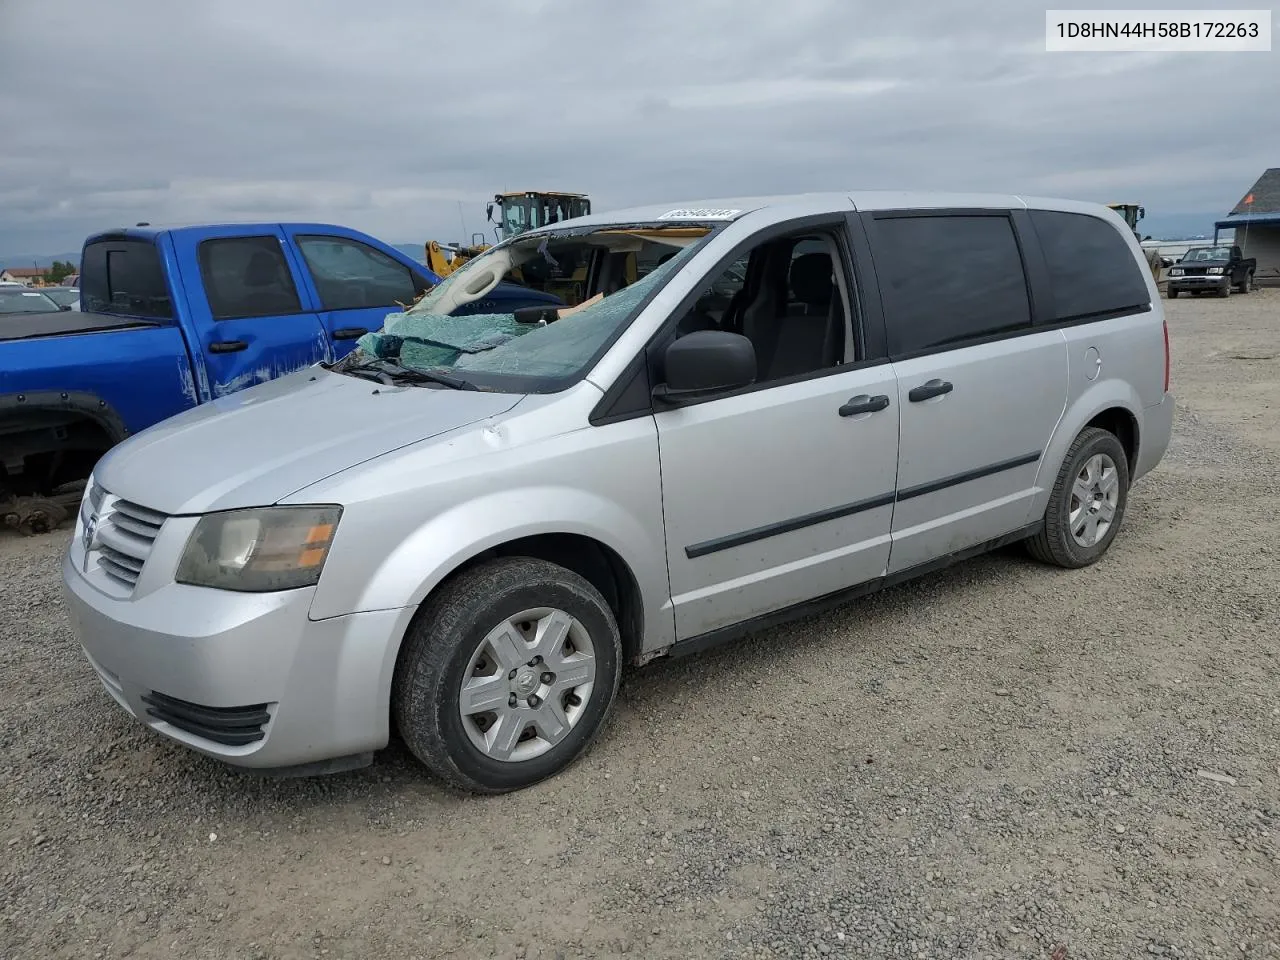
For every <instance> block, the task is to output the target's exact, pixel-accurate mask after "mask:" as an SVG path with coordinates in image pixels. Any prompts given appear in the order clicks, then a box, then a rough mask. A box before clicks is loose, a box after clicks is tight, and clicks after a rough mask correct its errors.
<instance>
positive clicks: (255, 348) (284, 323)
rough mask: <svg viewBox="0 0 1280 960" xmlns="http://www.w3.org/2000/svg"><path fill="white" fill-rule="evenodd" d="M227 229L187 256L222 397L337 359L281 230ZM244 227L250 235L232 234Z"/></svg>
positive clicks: (195, 312) (209, 376) (208, 368)
mask: <svg viewBox="0 0 1280 960" xmlns="http://www.w3.org/2000/svg"><path fill="white" fill-rule="evenodd" d="M226 229H227V233H228V234H229V235H226V236H220V237H215V238H211V239H207V240H200V241H198V242H197V243H196V244H195V245H194V249H186V250H179V263H180V264H181V266H182V273H183V281H184V284H185V286H186V288H187V297H188V300H189V302H190V305H191V316H192V320H193V325H194V326H195V328H196V330H197V331H198V333H199V336H200V354H201V358H202V360H203V364H204V370H205V378H206V380H207V382H208V383H207V385H208V389H209V392H210V393H211V394H212V396H214V397H220V396H223V395H225V394H228V393H234V392H236V391H237V390H243V389H244V388H246V387H251V386H253V385H254V384H255V383H262V382H265V381H267V380H273V379H275V378H276V377H282V376H284V375H285V374H288V373H292V372H293V371H295V370H301V369H303V368H304V367H308V366H311V365H312V364H314V363H318V362H320V361H321V360H324V359H326V358H328V356H329V341H328V338H327V337H326V336H325V332H324V328H323V327H322V326H321V324H320V319H319V317H317V316H316V314H315V313H314V312H313V311H311V310H309V309H307V308H306V305H305V304H304V302H303V300H302V298H301V297H300V296H299V294H298V288H299V284H298V277H297V275H296V274H295V273H294V271H293V268H292V266H291V263H290V260H289V258H288V257H287V256H286V255H285V251H284V248H283V244H282V236H281V234H280V233H279V231H278V230H276V231H271V228H263V227H262V226H258V225H254V226H248V227H245V228H236V227H229V228H226ZM239 229H243V230H244V233H243V234H242V235H230V234H235V233H237V232H238V230H239ZM176 236H177V237H179V238H183V237H184V235H183V234H177V235H176ZM183 242H184V243H185V242H186V241H185V239H184V241H183ZM201 291H203V295H202V294H201Z"/></svg>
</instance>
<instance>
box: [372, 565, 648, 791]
mask: <svg viewBox="0 0 1280 960" xmlns="http://www.w3.org/2000/svg"><path fill="white" fill-rule="evenodd" d="M537 607H554V608H558V609H560V610H563V611H564V612H566V613H568V614H569V615H570V616H572V617H574V618H575V619H576V620H577V621H578V622H579V623H580V624H582V626H583V627H584V628H585V629H586V631H587V633H588V635H589V636H590V638H591V642H592V645H593V646H594V648H595V660H596V675H595V683H594V686H593V687H592V690H591V694H590V696H589V697H588V699H587V703H586V705H585V709H584V710H583V712H582V714H581V717H580V719H579V720H578V722H577V724H576V725H574V726H573V727H572V729H571V730H570V731H569V733H568V735H567V736H565V738H564V739H563V740H561V741H560V742H559V743H558V744H556V745H555V746H553V747H551V748H550V749H549V750H547V751H546V752H545V753H543V754H541V755H540V756H537V757H534V758H532V759H529V760H523V761H518V762H513V761H501V760H496V759H494V758H492V757H489V756H486V755H485V754H484V753H482V752H481V751H480V750H479V749H478V748H477V747H476V746H475V745H474V744H472V742H471V740H470V739H469V738H468V736H467V733H466V731H465V730H464V728H463V722H464V721H463V718H462V716H461V714H460V712H459V708H458V697H459V694H460V692H461V688H462V683H463V679H464V677H463V674H464V673H465V672H466V670H467V667H468V664H469V663H470V661H471V657H472V654H473V653H474V652H475V651H476V648H477V647H478V646H479V645H480V643H481V642H482V641H483V640H484V638H485V636H486V634H488V632H489V631H490V630H492V629H493V628H494V627H495V626H497V625H498V624H500V623H501V622H502V621H503V620H504V619H506V618H507V617H512V616H515V615H516V614H518V613H521V612H522V611H525V610H529V609H532V608H537ZM621 667H622V639H621V636H620V634H619V632H618V626H617V623H616V622H615V620H614V616H613V612H612V611H611V610H610V609H609V605H608V603H607V602H606V601H605V599H604V597H602V596H601V595H600V592H599V591H598V590H597V589H596V588H595V587H593V586H592V585H591V584H590V583H589V582H588V581H587V580H585V579H584V578H582V577H580V576H578V575H577V574H576V573H573V572H572V571H570V570H567V569H565V568H564V567H561V566H558V565H556V564H553V563H548V562H546V561H544V560H536V559H533V558H529V557H499V558H497V559H494V560H489V561H485V562H483V563H480V564H478V565H476V566H475V567H472V568H471V569H469V570H466V571H464V572H463V573H461V574H459V575H458V576H456V577H455V578H454V579H452V580H450V581H447V582H446V583H445V584H444V585H443V586H441V587H440V588H439V589H438V590H437V591H436V593H435V594H434V595H432V596H431V597H430V598H429V599H428V600H427V602H426V603H424V604H423V606H422V608H421V610H420V611H419V613H418V615H417V616H416V617H415V618H414V621H413V623H412V625H411V626H410V627H409V631H408V633H407V634H406V636H405V640H404V647H403V649H402V650H401V652H400V659H399V662H398V663H397V664H396V671H395V677H394V680H393V682H392V690H391V708H392V716H393V718H394V720H395V724H396V727H397V728H398V730H399V733H400V736H401V738H402V739H403V740H404V742H405V744H406V745H407V746H408V747H409V749H410V750H411V751H412V752H413V754H414V756H415V757H417V758H418V759H419V760H420V761H422V763H423V764H425V765H426V767H427V768H428V769H430V770H431V772H432V773H434V774H435V775H436V776H438V777H440V778H441V779H442V780H444V781H445V782H447V783H449V784H450V785H452V786H454V787H457V788H459V789H462V790H468V791H471V792H473V793H505V792H508V791H511V790H518V789H521V788H523V787H527V786H530V785H532V784H534V783H537V782H538V781H540V780H544V779H546V778H547V777H550V776H552V775H553V774H556V773H559V772H560V771H561V770H563V769H564V768H565V767H567V766H569V765H570V764H572V763H573V762H574V761H575V760H576V759H578V757H580V756H581V755H582V754H583V753H584V752H585V751H586V749H587V748H588V747H589V746H590V745H591V742H592V741H593V740H594V739H595V737H596V735H597V734H598V733H599V732H600V730H601V729H602V727H603V726H604V722H605V720H606V719H607V717H608V715H609V712H610V709H611V708H612V706H613V701H614V698H615V696H616V695H617V691H618V680H619V677H620V676H621V673H622V669H621Z"/></svg>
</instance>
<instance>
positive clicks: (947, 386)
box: [907, 380, 955, 403]
mask: <svg viewBox="0 0 1280 960" xmlns="http://www.w3.org/2000/svg"><path fill="white" fill-rule="evenodd" d="M954 389H955V388H954V387H953V386H952V385H951V382H950V381H949V380H930V381H929V382H928V383H922V384H920V386H918V387H912V388H911V392H910V393H908V394H907V398H908V399H910V401H911V402H912V403H919V402H920V401H921V400H929V399H931V398H933V397H940V396H942V395H943V394H944V393H950V392H951V391H952V390H954Z"/></svg>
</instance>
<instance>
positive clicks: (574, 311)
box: [339, 226, 710, 389]
mask: <svg viewBox="0 0 1280 960" xmlns="http://www.w3.org/2000/svg"><path fill="white" fill-rule="evenodd" d="M709 232H710V230H709V228H706V227H687V226H686V227H681V228H671V227H665V228H664V227H655V228H644V229H638V228H615V229H608V228H605V229H598V230H596V231H594V232H591V233H585V234H577V235H569V236H564V235H561V236H556V237H554V238H552V239H547V238H545V237H540V238H531V239H530V240H528V241H524V242H521V241H517V242H516V243H514V244H510V245H506V246H500V247H495V248H494V249H493V250H491V251H489V252H487V253H486V254H484V255H482V256H480V257H477V258H476V259H475V260H472V261H471V262H469V263H467V264H465V265H464V266H463V267H461V268H460V269H459V270H457V271H455V272H454V273H453V274H452V275H450V276H449V277H447V278H446V279H445V280H444V281H442V282H441V283H440V284H438V285H436V286H435V287H433V288H432V289H431V290H429V291H428V292H427V293H426V294H425V295H424V296H423V297H422V298H421V299H420V300H419V301H418V302H417V303H415V304H414V305H413V306H411V307H410V308H409V309H408V310H406V311H405V312H403V313H395V314H390V315H389V316H388V317H387V318H386V321H385V322H384V325H383V328H382V330H380V331H378V332H376V333H370V334H366V335H365V336H363V337H361V339H360V341H359V343H358V349H357V350H356V351H354V352H353V353H352V355H351V358H350V360H349V361H348V362H346V363H344V364H342V365H341V366H340V368H339V369H340V370H341V372H344V373H353V374H355V375H360V374H361V373H363V372H367V371H369V370H370V369H372V370H374V371H375V372H377V371H379V370H380V371H381V372H382V373H383V374H384V375H391V376H398V377H400V378H402V379H405V380H408V381H410V382H413V381H420V382H435V383H438V384H443V385H445V386H452V387H455V388H464V389H477V388H479V389H483V388H485V387H486V386H490V387H495V386H497V384H496V383H494V380H495V376H496V377H497V378H498V379H499V380H500V381H501V382H502V384H503V385H505V386H510V385H512V383H513V381H511V380H510V379H509V378H512V377H516V378H528V379H529V381H530V382H529V383H528V384H521V385H520V387H521V388H527V389H536V388H537V387H536V383H535V381H539V380H542V381H550V382H557V381H563V380H565V379H566V378H572V377H574V376H577V375H579V374H580V373H581V372H582V371H583V369H584V368H585V367H586V365H587V364H588V363H589V362H591V361H592V359H593V358H594V357H595V356H596V354H597V352H598V351H599V350H600V349H601V348H602V347H603V346H604V345H605V344H606V343H607V342H608V341H609V340H610V338H611V337H612V336H613V335H614V334H615V333H616V332H617V331H618V330H619V329H620V328H621V327H622V326H623V325H625V324H626V323H628V322H630V320H631V318H632V317H633V316H634V314H635V312H636V310H637V308H638V307H639V306H640V304H641V302H642V301H643V300H644V299H645V298H646V297H647V296H648V295H649V293H650V292H651V291H652V290H654V289H656V288H657V287H658V286H660V285H661V284H662V283H664V282H665V280H666V278H667V277H669V276H671V275H672V274H673V273H674V272H675V271H676V270H677V269H679V267H680V265H681V264H683V263H684V262H686V261H687V259H688V257H689V256H690V255H691V252H692V249H693V248H694V246H696V244H697V242H698V241H699V240H701V239H702V238H703V237H705V236H706V234H707V233H709ZM495 263H496V264H497V265H498V268H499V269H501V268H502V267H504V266H506V267H509V269H507V270H506V272H505V274H504V276H503V282H504V284H505V285H507V286H508V289H514V290H515V292H517V293H518V292H520V288H524V289H525V290H536V291H539V292H540V293H543V294H551V295H553V296H555V297H557V298H558V299H559V300H561V301H562V302H563V306H557V305H556V304H554V303H552V304H549V305H548V306H547V308H546V309H537V308H530V309H522V310H518V311H516V312H514V313H465V312H464V313H463V315H461V316H456V315H450V314H451V313H457V312H459V311H458V305H457V303H456V300H455V297H457V295H458V291H460V290H461V289H462V288H463V286H464V285H465V284H469V283H472V282H474V279H475V278H476V277H478V276H481V275H483V273H484V271H485V270H486V269H491V268H492V267H493V265H494V264H495ZM489 293H490V292H489V291H486V292H485V295H484V297H487V296H489ZM484 297H481V298H480V299H482V300H483V299H484ZM463 306H464V307H465V305H463Z"/></svg>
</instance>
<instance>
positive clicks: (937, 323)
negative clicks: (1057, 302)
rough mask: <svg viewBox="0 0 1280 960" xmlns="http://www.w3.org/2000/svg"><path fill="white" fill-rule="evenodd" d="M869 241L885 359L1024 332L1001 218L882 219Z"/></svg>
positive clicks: (1019, 275)
mask: <svg viewBox="0 0 1280 960" xmlns="http://www.w3.org/2000/svg"><path fill="white" fill-rule="evenodd" d="M874 237H875V245H876V246H875V250H874V251H873V256H874V259H875V269H876V275H877V277H878V278H879V282H880V290H881V295H882V297H883V299H884V307H885V319H886V322H887V324H888V334H889V352H890V354H892V355H895V356H898V355H903V354H910V353H917V352H920V351H925V350H930V349H937V348H942V347H946V346H949V345H953V344H954V345H958V344H960V343H961V342H962V341H965V340H971V339H974V338H977V337H985V336H990V335H992V334H998V333H1003V332H1013V331H1016V330H1018V329H1019V328H1029V327H1030V325H1031V304H1030V300H1029V298H1028V296H1027V282H1026V277H1025V275H1024V273H1023V269H1022V256H1021V254H1020V252H1019V250H1018V241H1017V238H1016V236H1015V235H1014V232H1013V224H1012V222H1011V221H1010V220H1009V218H1008V217H1004V216H975V215H965V214H958V215H943V216H914V217H887V218H883V219H877V220H876V222H875V232H874Z"/></svg>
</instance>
